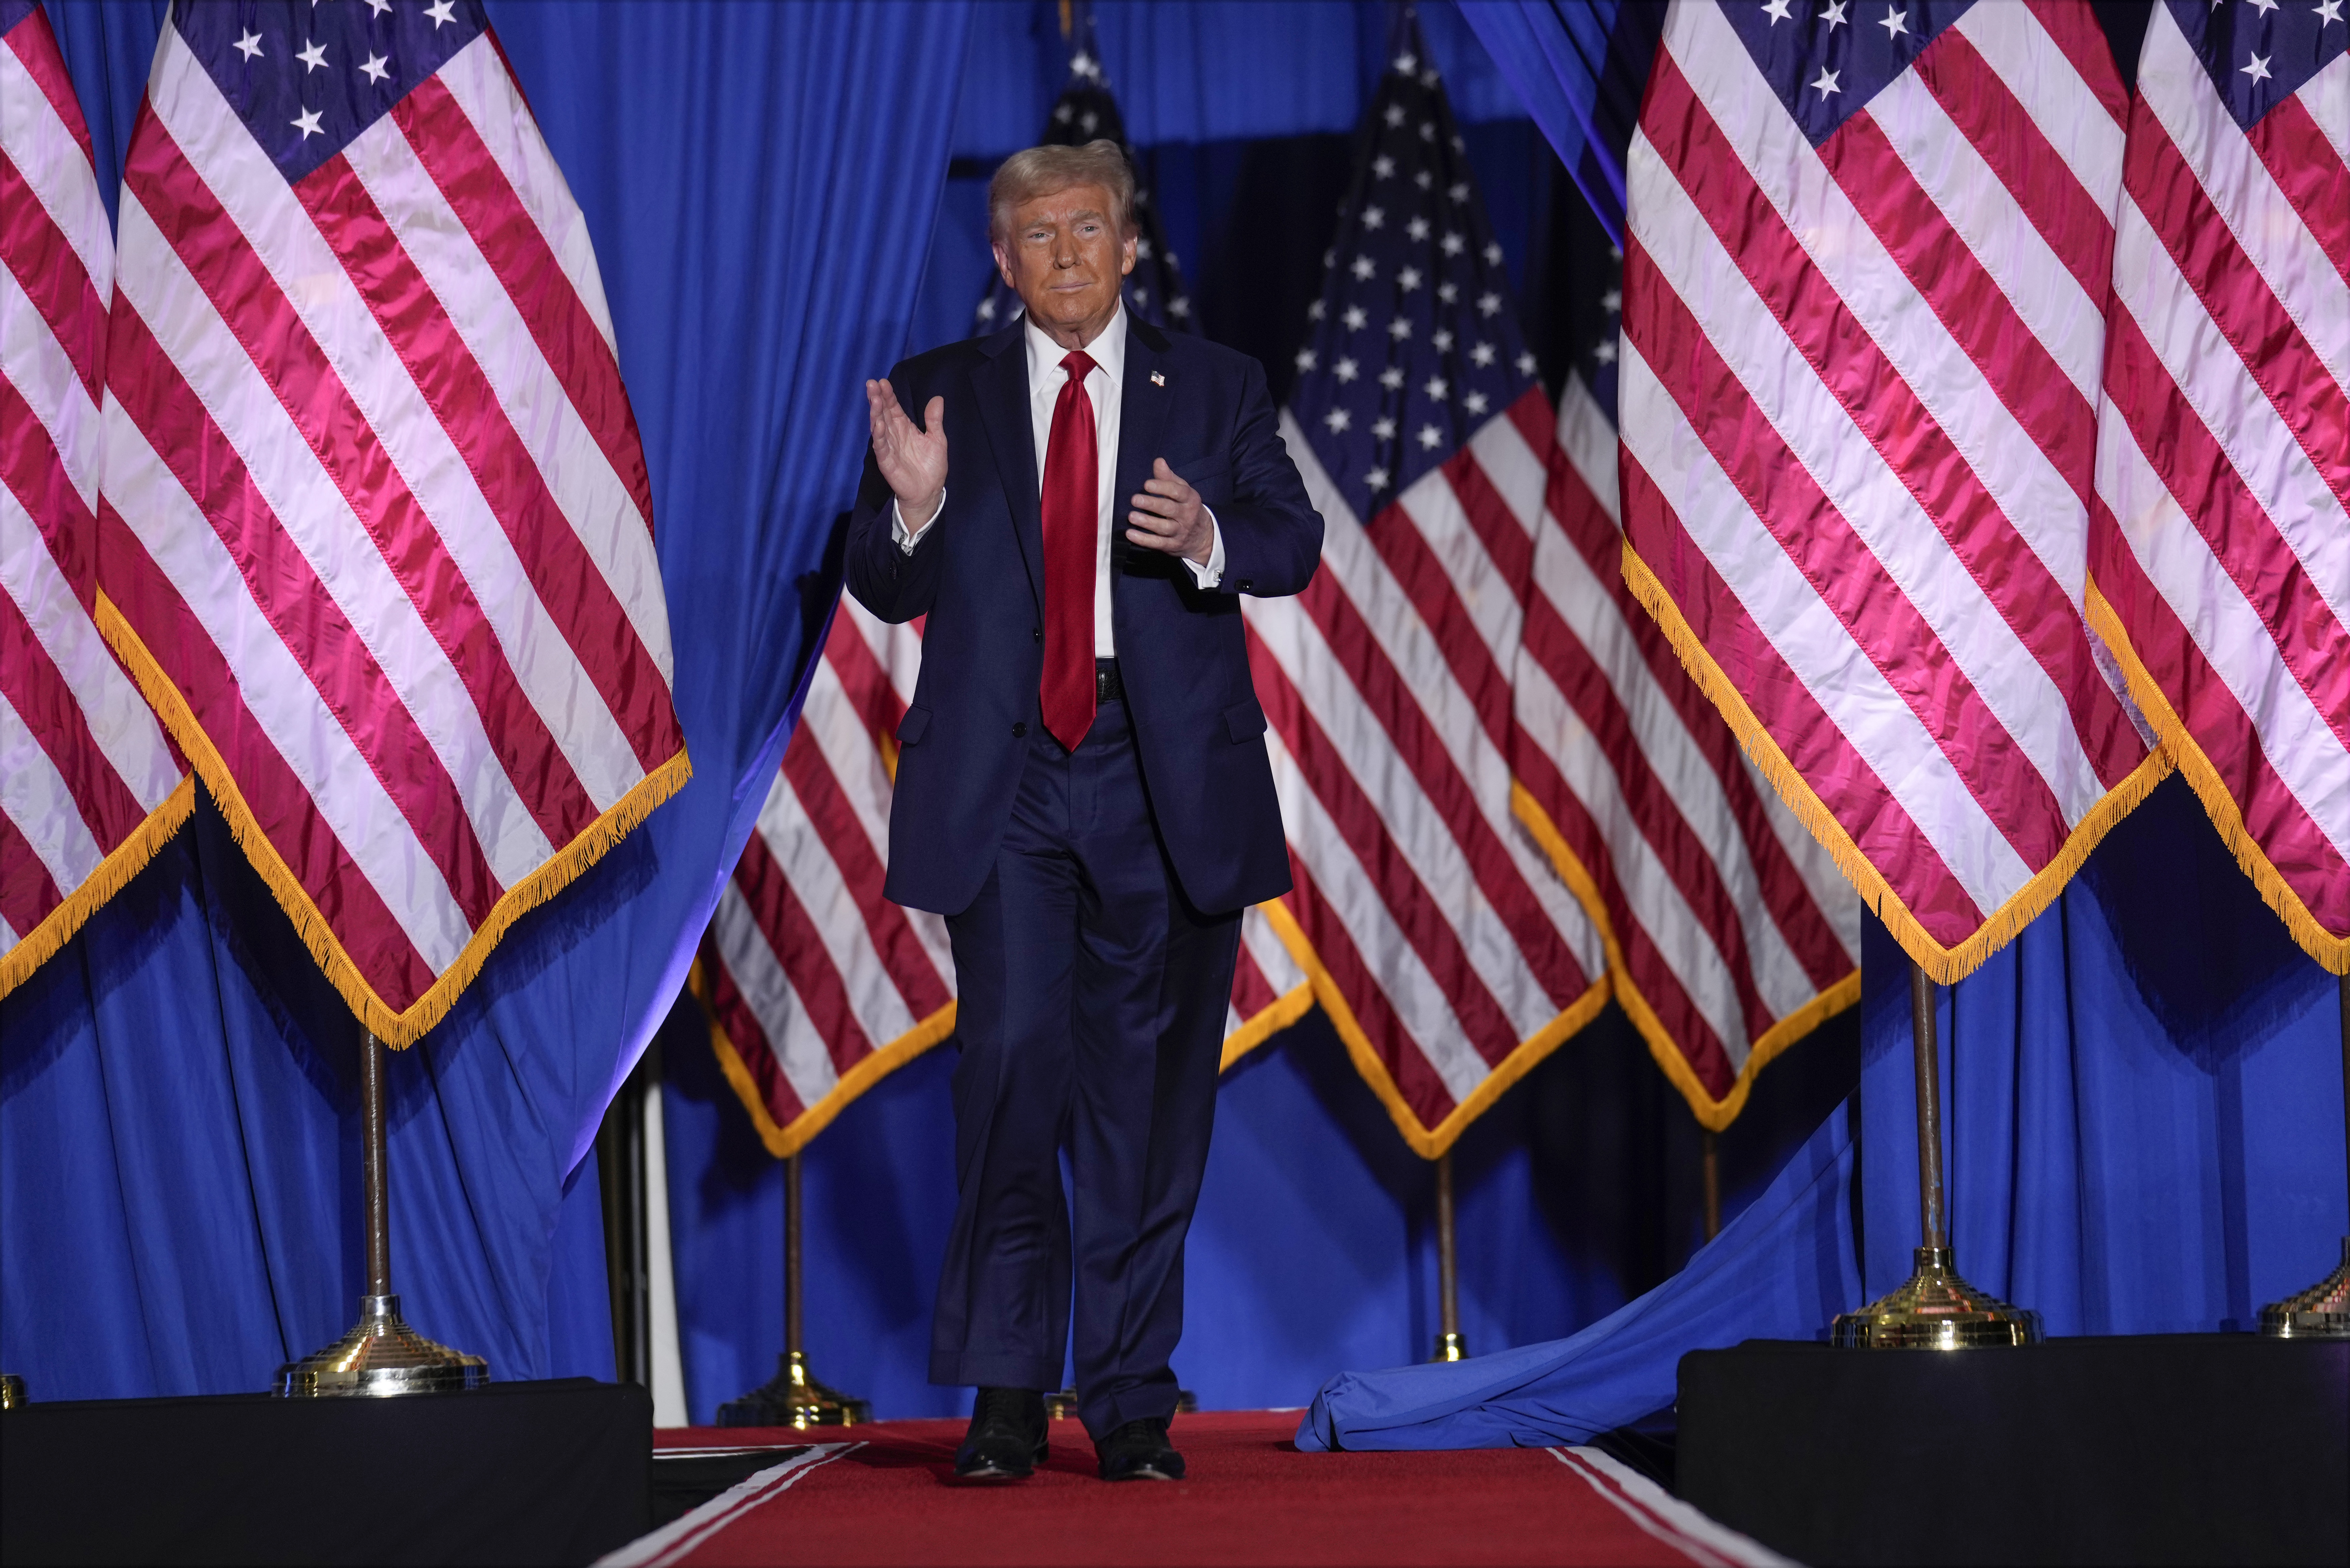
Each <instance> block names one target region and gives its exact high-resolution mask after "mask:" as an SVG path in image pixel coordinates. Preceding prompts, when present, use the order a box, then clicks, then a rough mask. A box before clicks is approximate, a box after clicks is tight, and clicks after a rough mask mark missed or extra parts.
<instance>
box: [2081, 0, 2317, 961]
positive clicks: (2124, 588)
mask: <svg viewBox="0 0 2350 1568" xmlns="http://www.w3.org/2000/svg"><path fill="white" fill-rule="evenodd" d="M2137 81H2138V98H2137V105H2136V107H2135V108H2134V109H2133V110H2132V112H2131V116H2130V121H2129V132H2128V138H2127V140H2126V143H2125V142H2124V141H2123V140H2121V138H2120V137H2118V136H2117V135H2108V134H2106V131H2105V128H2104V127H2102V126H2101V127H2099V132H2100V140H2101V141H2102V142H2103V143H2104V144H2105V145H2104V148H2103V155H2104V156H2105V158H2106V160H2107V161H2110V162H2112V163H2115V164H2117V165H2119V166H2120V167H2121V169H2122V190H2123V200H2122V202H2121V204H2120V210H2119V218H2118V222H2117V223H2116V235H2115V242H2114V271H2113V286H2114V294H2113V303H2112V306H2111V309H2110V312H2109V315H2108V322H2107V332H2108V342H2107V347H2106V365H2105V392H2106V400H2105V402H2104V404H2103V405H2102V407H2101V409H2100V410H2099V421H2098V427H2097V486H2096V489H2097V502H2098V505H2097V507H2096V515H2095V522H2094V524H2092V527H2091V535H2090V546H2089V560H2090V568H2091V576H2092V578H2093V589H2092V597H2091V599H2090V613H2091V616H2092V618H2093V623H2094V624H2095V626H2096V627H2097V628H2098V629H2099V631H2100V632H2101V633H2102V634H2103V635H2104V636H2105V637H2106V639H2107V640H2108V641H2109V642H2110V643H2112V644H2113V645H2114V647H2115V648H2116V649H2118V650H2122V651H2123V654H2124V658H2125V661H2126V664H2127V666H2128V669H2129V671H2130V675H2131V686H2132V689H2133V691H2135V692H2136V694H2137V698H2138V701H2139V702H2140V703H2141V704H2142V705H2143V707H2144V709H2145V711H2146V712H2147V714H2148V715H2149V717H2150V718H2151V719H2152V722H2153V723H2154V726H2155V728H2156V730H2157V731H2158V732H2159V733H2160V735H2161V737H2162V740H2163V742H2164V744H2165V745H2166V746H2167V747H2168V750H2169V751H2170V753H2172V755H2174V756H2175V757H2176V758H2177V759H2178V763H2179V766H2180V767H2181V769H2183V770H2184V771H2185V773H2186V774H2187V776H2188V779H2189V782H2190V783H2191V784H2193V785H2194V786H2195V789H2196V792H2197V793H2198V794H2199V795H2201V796H2202V799H2203V802H2204V805H2205V806H2206V807H2207V808H2208V809H2209V810H2210V814H2211V816H2212V818H2213V820H2214V821H2215V822H2217V823H2218V824H2219V826H2220V829H2221V831H2222V832H2223V833H2224V834H2225V835H2226V836H2227V837H2228V839H2229V841H2230V843H2231V844H2232V845H2233V846H2235V848H2236V852H2237V855H2238V857H2239V858H2240V859H2241V860H2242V862H2243V864H2244V865H2245V867H2247V869H2249V870H2250V871H2251V873H2252V876H2253V878H2254V880H2255V882H2256V883H2257V884H2258V885H2259V887H2260V888H2261V891H2262V894H2263V895H2265V896H2266V897H2267V898H2268V900H2269V902H2270V904H2271V905H2272V907H2273V908H2275V909H2277V910H2278V911H2279V912H2280V913H2281V914H2282V915H2283V916H2284V918H2285V921H2286V923H2287V925H2288V926H2290V927H2291V928H2292V930H2293V935H2294V937H2295V938H2296V939H2297V940H2299V941H2300V942H2301V944H2302V946H2303V948H2305V949H2307V950H2308V951H2309V953H2310V954H2311V956H2313V957H2314V958H2315V959H2316V960H2317V961H2319V962H2320V963H2322V964H2324V966H2325V967H2326V968H2328V969H2330V970H2333V971H2335V972H2337V973H2340V972H2344V971H2350V865H2346V864H2345V862H2350V754H2345V753H2350V629H2345V628H2350V17H2345V6H2344V3H2343V0H2245V3H2243V4H2240V5H2227V6H2224V7H2217V8H2215V7H2213V6H2211V5H2205V4H2189V5H2182V4H2171V5H2158V6H2157V7H2155V11H2154V16H2153V19H2152V21H2151V23H2150V25H2149V26H2148V27H2147V35H2146V45H2145V52H2144V54H2143V55H2142V57H2141V58H2140V61H2139V65H2138V78H2137Z"/></svg>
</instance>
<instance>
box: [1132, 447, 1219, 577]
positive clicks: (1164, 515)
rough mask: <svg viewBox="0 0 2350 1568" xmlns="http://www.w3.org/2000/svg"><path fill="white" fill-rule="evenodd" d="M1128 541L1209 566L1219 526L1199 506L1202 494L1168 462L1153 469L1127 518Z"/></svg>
mask: <svg viewBox="0 0 2350 1568" xmlns="http://www.w3.org/2000/svg"><path fill="white" fill-rule="evenodd" d="M1126 524H1127V527H1126V537H1127V540H1128V543H1129V544H1135V545H1141V546H1142V547H1143V548H1144V549H1146V550H1158V551H1161V552H1163V553H1165V554H1167V555H1170V556H1182V557H1183V558H1184V559H1185V560H1187V561H1191V562H1193V563H1195V564H1197V565H1199V566H1206V565H1207V564H1208V556H1209V554H1210V553H1211V551H1212V550H1213V549H1214V548H1215V543H1216V525H1215V524H1214V523H1213V522H1211V520H1210V519H1209V516H1208V509H1207V508H1206V507H1205V506H1202V505H1201V504H1200V493H1199V492H1198V491H1196V490H1194V489H1192V488H1191V485H1189V484H1188V483H1185V482H1184V481H1183V479H1182V478H1181V477H1180V475H1178V474H1177V473H1176V472H1175V471H1174V470H1173V469H1171V468H1170V467H1168V466H1167V460H1166V459H1165V458H1163V457H1162V458H1159V459H1157V460H1155V461H1154V462H1152V463H1151V465H1150V477H1149V479H1147V480H1145V481H1143V484H1142V493H1141V494H1139V495H1138V496H1136V497H1135V498H1134V510H1133V511H1131V512H1129V513H1128V514H1126Z"/></svg>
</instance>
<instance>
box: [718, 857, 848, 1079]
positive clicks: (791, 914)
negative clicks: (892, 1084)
mask: <svg viewBox="0 0 2350 1568" xmlns="http://www.w3.org/2000/svg"><path fill="white" fill-rule="evenodd" d="M734 886H735V887H736V888H739V889H740V890H741V891H742V894H743V902H744V903H745V904H747V905H749V906H750V909H751V914H752V917H753V918H754V919H756V920H757V921H758V922H759V930H760V932H761V934H762V935H763V936H764V937H765V939H766V941H767V944H768V945H769V946H770V947H772V948H773V949H775V960H776V961H777V962H779V963H781V964H782V965H783V966H784V974H785V978H786V979H788V980H789V981H791V982H792V990H793V991H795V992H797V993H798V995H799V999H800V1005H801V1006H802V1007H804V1008H806V1010H807V1017H808V1023H809V1024H810V1025H811V1026H813V1027H814V1028H815V1030H816V1038H817V1039H819V1040H822V1041H823V1042H824V1048H825V1052H826V1054H827V1055H829V1056H830V1057H831V1058H832V1060H833V1064H834V1065H835V1066H836V1067H842V1068H845V1067H847V1065H849V1064H852V1063H855V1062H857V1061H858V1060H860V1059H862V1058H864V1057H866V1056H869V1055H871V1054H873V1042H872V1041H870V1040H869V1039H868V1038H866V1034H865V1026H864V1025H863V1024H861V1023H858V1021H857V1009H856V1008H855V1007H854V1006H852V1005H851V1004H850V1002H849V1000H848V987H847V985H845V984H844V983H842V981H841V978H840V971H839V970H838V969H837V967H835V965H834V964H833V961H832V954H831V953H830V952H829V951H828V950H827V949H826V948H825V945H824V938H823V937H822V936H821V935H820V934H818V932H817V930H816V922H815V921H814V920H811V919H808V912H807V908H806V905H804V904H802V903H801V902H800V900H799V896H798V895H797V894H795V893H794V892H793V891H792V885H791V878H789V877H785V875H784V868H783V867H782V866H780V865H778V864H777V863H776V861H775V855H774V854H773V853H772V852H771V851H770V850H769V849H768V848H767V841H766V840H765V839H764V838H762V837H760V836H758V835H757V834H755V833H754V834H753V835H751V837H750V839H749V841H748V842H747V843H745V844H744V845H743V858H742V859H741V861H739V862H738V863H736V865H735V867H734Z"/></svg>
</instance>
